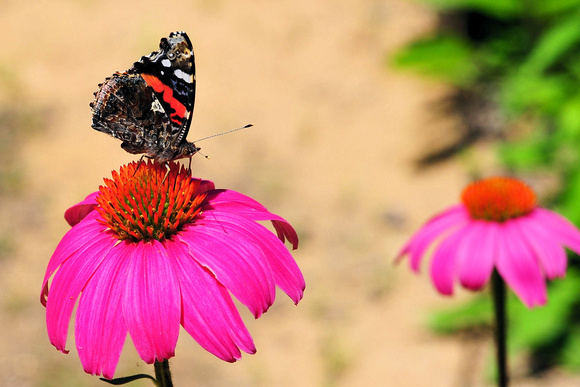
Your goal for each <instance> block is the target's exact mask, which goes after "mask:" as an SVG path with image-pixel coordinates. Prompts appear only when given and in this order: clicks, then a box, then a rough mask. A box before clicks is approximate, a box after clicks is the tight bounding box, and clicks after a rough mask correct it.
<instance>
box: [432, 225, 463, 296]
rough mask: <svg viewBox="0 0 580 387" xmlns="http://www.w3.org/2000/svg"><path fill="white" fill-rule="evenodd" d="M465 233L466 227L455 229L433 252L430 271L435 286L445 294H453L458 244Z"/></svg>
mask: <svg viewBox="0 0 580 387" xmlns="http://www.w3.org/2000/svg"><path fill="white" fill-rule="evenodd" d="M464 235H465V229H464V228H460V229H459V230H455V231H453V232H452V234H451V235H448V236H447V237H445V239H443V241H441V243H440V244H439V246H437V248H436V250H435V252H434V253H433V258H432V260H431V266H430V273H431V279H432V280H433V284H434V285H435V288H436V289H437V290H438V291H439V293H441V294H444V295H447V296H449V295H452V294H453V280H454V276H455V264H456V261H457V256H456V254H457V245H458V243H459V242H460V241H461V239H462V238H463V236H464Z"/></svg>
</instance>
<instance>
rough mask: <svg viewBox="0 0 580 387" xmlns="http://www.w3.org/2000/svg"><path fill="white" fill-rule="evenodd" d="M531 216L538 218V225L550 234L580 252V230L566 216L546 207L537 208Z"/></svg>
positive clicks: (577, 252)
mask: <svg viewBox="0 0 580 387" xmlns="http://www.w3.org/2000/svg"><path fill="white" fill-rule="evenodd" d="M529 216H531V217H533V218H534V219H536V220H537V224H538V226H540V227H542V228H544V229H545V231H546V233H547V234H548V235H551V236H553V237H556V238H557V240H559V241H561V243H563V244H564V245H566V246H567V247H569V248H570V249H571V250H573V251H574V252H575V253H576V254H580V231H579V230H578V229H577V228H576V227H575V226H574V225H573V224H572V223H570V222H569V221H568V220H567V219H566V218H564V217H563V216H561V215H560V214H557V213H555V212H553V211H550V210H546V209H545V208H536V209H535V210H534V211H533V212H532V213H531V214H529Z"/></svg>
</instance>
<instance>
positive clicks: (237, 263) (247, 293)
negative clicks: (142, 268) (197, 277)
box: [180, 216, 276, 318]
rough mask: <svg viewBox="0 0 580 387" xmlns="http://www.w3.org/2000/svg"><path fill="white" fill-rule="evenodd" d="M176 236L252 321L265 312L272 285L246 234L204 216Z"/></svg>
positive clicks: (271, 299)
mask: <svg viewBox="0 0 580 387" xmlns="http://www.w3.org/2000/svg"><path fill="white" fill-rule="evenodd" d="M180 235H181V240H182V241H184V242H185V243H186V244H187V246H188V247H189V252H190V254H191V255H192V256H193V257H194V258H195V260H196V261H197V262H199V263H200V264H201V265H202V266H203V267H205V268H207V269H209V270H210V271H211V272H212V273H213V274H214V275H215V277H216V278H217V280H218V281H219V282H220V283H222V284H223V285H224V286H225V287H226V288H227V289H228V290H229V291H230V292H232V294H233V295H234V296H235V297H236V298H237V299H238V300H240V302H241V303H242V304H244V305H246V306H247V307H248V309H250V311H251V312H252V313H253V314H254V316H255V317H256V318H258V317H260V316H261V314H262V313H263V312H265V311H266V310H268V308H269V307H270V305H272V303H273V302H274V298H275V295H276V289H275V282H274V279H273V277H272V273H271V269H270V267H269V265H268V261H267V259H266V257H265V256H264V253H263V252H262V250H260V248H259V247H258V246H256V245H255V244H254V243H253V242H252V239H251V238H250V236H249V234H248V233H247V232H240V230H239V229H237V228H234V227H230V225H229V224H225V223H221V222H219V221H215V220H213V219H211V217H209V216H208V217H207V218H204V219H199V220H198V221H197V222H196V223H195V224H194V225H193V226H190V227H185V228H184V229H183V230H182V232H181V233H180Z"/></svg>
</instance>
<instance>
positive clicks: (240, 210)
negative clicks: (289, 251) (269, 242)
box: [202, 189, 298, 249]
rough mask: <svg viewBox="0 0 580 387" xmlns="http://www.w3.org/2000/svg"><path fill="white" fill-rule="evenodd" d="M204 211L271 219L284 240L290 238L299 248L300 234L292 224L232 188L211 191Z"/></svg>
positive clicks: (248, 217)
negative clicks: (298, 234) (297, 233)
mask: <svg viewBox="0 0 580 387" xmlns="http://www.w3.org/2000/svg"><path fill="white" fill-rule="evenodd" d="M205 202H206V203H207V204H206V205H205V206H204V208H203V209H202V210H203V211H209V210H213V211H220V212H228V213H232V214H236V215H239V216H242V217H244V218H246V219H249V220H254V221H260V220H270V221H272V224H273V225H274V228H276V232H277V233H278V237H279V238H280V240H281V241H282V242H284V241H285V239H288V240H289V241H290V243H292V246H293V248H294V249H297V248H298V236H297V235H296V231H295V230H294V228H292V226H291V225H290V224H289V223H288V222H287V221H286V220H285V219H284V218H282V217H281V216H278V215H276V214H273V213H271V212H270V211H268V210H267V209H266V207H264V206H263V205H261V204H260V203H258V202H257V201H255V200H254V199H252V198H250V197H248V196H246V195H243V194H241V193H239V192H236V191H232V190H222V189H219V190H214V191H211V192H210V193H209V194H208V195H207V197H206V199H205Z"/></svg>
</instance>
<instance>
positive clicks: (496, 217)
mask: <svg viewBox="0 0 580 387" xmlns="http://www.w3.org/2000/svg"><path fill="white" fill-rule="evenodd" d="M461 201H462V202H463V204H464V205H465V207H467V210H468V211H469V214H470V215H471V218H472V219H482V220H488V221H495V222H504V221H506V220H508V219H513V218H517V217H519V216H522V215H526V214H528V213H530V212H531V211H532V210H533V209H534V208H535V207H536V194H535V193H534V191H532V189H531V188H530V187H528V186H527V185H526V184H524V183H523V182H521V181H520V180H517V179H513V178H510V177H490V178H487V179H483V180H479V181H476V182H475V183H472V184H470V185H468V186H467V187H466V188H465V189H464V190H463V193H462V194H461Z"/></svg>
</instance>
